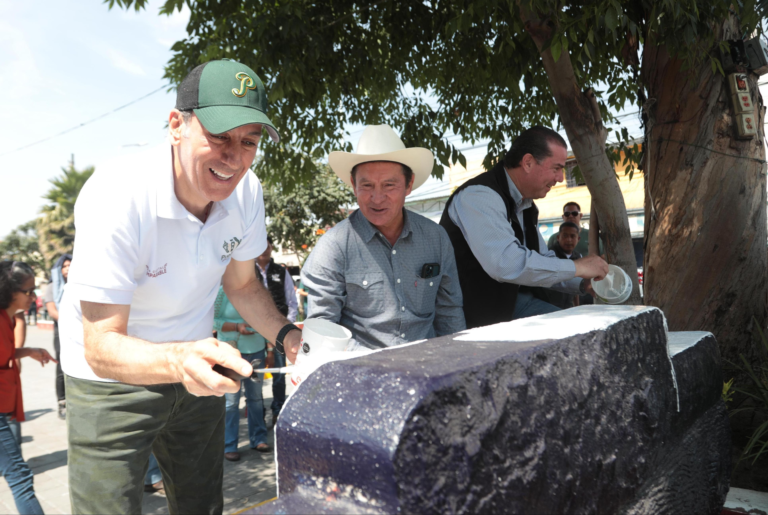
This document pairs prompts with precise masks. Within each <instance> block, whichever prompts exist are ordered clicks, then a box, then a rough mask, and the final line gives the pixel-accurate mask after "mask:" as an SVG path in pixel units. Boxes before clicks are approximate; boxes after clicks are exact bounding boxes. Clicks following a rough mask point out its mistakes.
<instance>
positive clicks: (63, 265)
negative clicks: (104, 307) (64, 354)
mask: <svg viewBox="0 0 768 515" xmlns="http://www.w3.org/2000/svg"><path fill="white" fill-rule="evenodd" d="M71 263H72V254H62V255H61V256H59V259H58V260H56V264H55V265H53V268H52V269H51V279H52V280H51V282H50V283H48V286H47V287H46V288H45V295H44V298H45V308H46V309H47V310H48V314H49V315H50V317H51V318H52V319H53V349H54V351H55V352H56V359H57V360H58V361H61V344H60V342H59V303H60V302H61V298H62V297H63V296H64V287H65V286H66V285H67V277H69V265H70V264H71ZM56 399H58V401H59V418H60V419H62V420H64V419H66V418H67V397H66V391H65V388H64V373H63V372H62V371H61V363H59V364H57V365H56Z"/></svg>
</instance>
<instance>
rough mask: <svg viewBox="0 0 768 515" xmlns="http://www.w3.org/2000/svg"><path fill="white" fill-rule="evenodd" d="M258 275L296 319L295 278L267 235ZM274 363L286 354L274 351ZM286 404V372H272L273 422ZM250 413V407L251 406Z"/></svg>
mask: <svg viewBox="0 0 768 515" xmlns="http://www.w3.org/2000/svg"><path fill="white" fill-rule="evenodd" d="M256 276H257V277H258V278H259V280H260V281H261V283H262V284H263V285H264V287H265V288H267V289H268V290H269V293H270V294H272V300H273V301H274V302H275V306H277V310H278V311H279V312H280V313H282V314H283V316H284V317H285V318H287V319H288V320H290V321H291V322H295V321H296V315H298V314H299V303H298V302H297V300H296V293H295V292H294V288H293V279H292V278H291V274H289V273H288V269H287V268H286V267H285V266H283V265H279V264H277V263H275V260H274V259H272V237H271V236H269V235H268V236H267V250H265V251H264V252H263V253H262V254H261V255H260V256H259V257H257V258H256ZM271 349H274V345H273V344H272V343H268V344H267V353H270V351H271ZM273 355H274V365H275V366H276V367H278V368H281V367H284V366H285V354H280V353H273ZM283 404H285V374H272V405H271V406H270V409H271V410H272V423H271V424H270V425H274V424H275V421H276V420H277V416H278V415H279V414H280V410H281V409H283ZM249 415H250V408H249ZM265 452H266V451H265Z"/></svg>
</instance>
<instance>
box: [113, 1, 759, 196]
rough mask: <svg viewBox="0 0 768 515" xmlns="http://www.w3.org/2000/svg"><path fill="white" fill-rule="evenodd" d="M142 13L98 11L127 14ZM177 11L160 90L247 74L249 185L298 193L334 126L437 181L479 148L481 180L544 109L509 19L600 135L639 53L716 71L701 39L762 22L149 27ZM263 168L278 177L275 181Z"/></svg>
mask: <svg viewBox="0 0 768 515" xmlns="http://www.w3.org/2000/svg"><path fill="white" fill-rule="evenodd" d="M146 2H147V0H105V3H107V4H108V5H109V7H110V8H111V7H113V6H114V5H118V6H120V7H123V8H126V9H128V8H131V7H133V8H134V9H136V10H139V9H141V8H143V7H144V6H145V5H146ZM184 4H186V5H187V6H188V7H189V9H190V12H191V16H190V20H189V24H188V26H187V33H188V37H187V38H186V39H184V40H181V41H178V42H176V43H175V44H174V45H173V47H172V50H173V52H174V55H173V57H172V59H171V61H170V62H169V63H168V65H167V67H166V77H167V78H168V79H170V80H171V82H173V83H179V82H180V81H181V79H182V78H183V77H184V76H185V75H186V74H187V73H188V72H189V71H190V70H191V69H192V68H194V67H195V66H196V65H198V64H200V63H203V62H206V61H209V60H212V59H223V58H231V59H236V60H238V61H241V62H243V63H245V64H247V65H249V66H251V67H252V68H253V69H254V70H256V72H257V73H258V74H259V75H260V77H261V78H262V79H263V80H264V83H265V85H266V87H267V91H268V92H269V97H270V104H271V111H270V116H271V117H272V120H273V121H274V122H275V123H276V125H277V127H278V128H279V130H280V132H281V134H282V135H283V139H282V140H281V143H280V144H278V145H271V144H269V145H266V146H265V157H266V158H265V159H263V160H262V161H261V162H260V163H261V164H260V165H259V167H260V170H259V176H260V177H262V178H264V179H265V180H267V181H270V180H273V181H274V180H277V179H279V180H280V181H281V182H283V183H284V184H285V186H286V187H287V188H291V187H292V186H293V184H294V183H295V182H296V181H301V182H305V181H306V180H307V179H309V178H310V176H311V174H312V173H313V171H315V170H316V165H315V162H316V160H318V159H321V158H323V157H324V156H325V155H326V154H327V153H328V152H330V151H331V150H339V149H346V150H350V147H351V145H350V144H348V143H346V144H345V143H344V141H343V137H344V135H345V133H344V130H345V129H344V128H345V127H346V126H348V124H375V123H376V124H378V123H388V124H390V125H392V126H393V127H396V128H397V129H399V130H400V132H401V134H402V138H403V141H404V142H405V144H406V145H407V146H416V145H418V146H424V147H427V148H430V149H432V150H433V151H435V153H436V156H437V159H438V162H436V163H435V168H434V171H433V173H434V174H435V175H437V176H441V175H442V171H443V168H442V166H441V165H449V164H450V163H456V162H457V161H460V162H461V163H462V164H464V162H465V161H464V158H463V156H462V155H461V153H460V152H459V151H458V150H457V149H456V147H455V146H454V145H453V144H452V143H451V142H450V141H449V140H448V136H450V135H451V134H455V135H459V136H461V139H462V140H464V141H467V142H472V143H474V142H477V141H478V140H483V141H486V140H487V141H489V146H488V155H487V156H486V160H485V166H486V167H489V166H490V165H492V164H493V162H494V161H495V160H496V159H497V158H498V156H499V155H500V154H501V153H502V152H503V149H504V147H505V143H506V142H508V141H509V140H510V139H512V138H513V137H514V136H515V135H517V134H519V133H520V132H521V131H522V130H524V129H525V128H527V127H530V126H531V125H535V124H545V125H552V124H554V123H555V122H556V120H557V114H558V111H557V106H556V105H555V102H554V99H553V97H552V95H551V93H550V91H549V84H548V82H547V77H546V75H545V72H544V70H543V67H542V66H541V59H540V54H539V52H538V50H537V48H536V46H535V45H534V43H533V41H532V39H531V37H530V35H529V34H528V33H527V32H526V30H525V25H524V22H523V17H522V16H521V9H522V10H527V11H528V12H535V13H537V14H538V15H539V16H541V17H544V18H546V19H547V20H548V23H549V24H550V25H551V27H552V28H553V31H552V35H551V37H550V38H548V45H549V46H548V48H551V50H552V53H553V57H554V58H555V59H557V58H558V57H559V55H560V54H561V53H562V52H563V51H569V52H570V53H571V59H572V61H573V64H574V72H575V74H576V76H577V78H578V81H579V83H580V85H581V86H582V87H583V88H585V89H586V88H590V87H591V88H594V89H596V90H597V89H601V90H600V91H596V94H597V99H598V102H599V106H600V110H601V112H602V116H603V119H606V120H608V121H610V120H612V119H613V118H612V117H611V115H610V109H613V110H618V109H621V108H623V107H625V106H626V105H627V104H628V103H629V104H636V103H638V101H641V99H642V97H641V96H638V90H639V89H641V85H640V82H639V77H638V73H637V67H638V63H639V57H638V51H639V49H640V48H642V45H643V44H646V43H650V42H652V44H664V45H667V46H668V48H669V50H670V52H671V53H673V54H676V55H678V56H679V57H682V58H684V59H685V61H686V62H687V63H688V66H700V65H702V64H705V65H710V66H713V67H714V68H716V67H717V66H718V61H717V58H716V53H714V52H713V50H714V49H715V48H716V47H717V41H716V38H717V37H718V36H717V32H718V31H716V30H714V29H715V27H716V26H717V25H718V24H720V23H722V22H723V20H725V19H727V18H728V16H729V15H731V14H733V15H736V16H740V21H741V26H742V28H743V29H744V30H745V32H751V31H752V30H754V29H755V28H756V27H758V25H759V20H760V17H761V16H762V14H763V13H764V12H765V11H764V9H765V0H742V1H737V2H731V1H730V0H727V1H726V0H636V1H633V2H619V1H618V0H586V1H584V2H578V3H576V2H573V3H571V2H561V1H557V0H518V1H516V2H511V1H499V0H426V1H423V2H399V1H396V0H379V1H372V2H359V1H352V0H335V1H333V2H331V1H329V0H317V1H307V0H280V1H277V0H271V1H264V2H242V1H240V0H224V1H220V2H193V1H192V0H167V1H166V2H165V3H164V5H163V6H162V7H161V8H160V13H161V14H171V13H172V12H173V11H174V10H177V9H178V10H181V9H182V7H183V5H184ZM609 108H610V109H609ZM624 140H627V135H626V133H625V134H624ZM621 150H624V149H623V146H622V147H619V148H618V149H617V151H616V152H615V155H614V160H615V159H616V158H617V155H618V152H620V151H621ZM275 162H280V163H281V166H280V169H281V170H282V169H283V168H282V165H283V164H286V165H288V169H290V170H291V171H292V173H291V174H290V175H289V176H287V177H283V176H280V175H279V174H278V171H277V169H273V168H272V167H271V164H272V163H275Z"/></svg>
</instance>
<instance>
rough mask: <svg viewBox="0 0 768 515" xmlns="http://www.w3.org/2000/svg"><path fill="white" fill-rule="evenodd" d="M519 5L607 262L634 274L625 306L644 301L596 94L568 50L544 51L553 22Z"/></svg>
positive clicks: (627, 222)
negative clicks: (582, 81) (580, 77)
mask: <svg viewBox="0 0 768 515" xmlns="http://www.w3.org/2000/svg"><path fill="white" fill-rule="evenodd" d="M518 5H519V6H520V15H521V17H522V19H523V21H524V23H525V30H526V31H527V32H528V33H529V34H530V36H531V38H532V39H533V41H534V42H535V43H536V47H537V48H538V49H539V53H540V54H541V58H542V61H543V63H544V70H545V71H546V73H547V78H548V80H549V86H550V88H551V89H552V94H553V95H554V97H555V102H556V103H557V107H558V111H559V113H560V120H561V122H562V124H563V127H565V132H566V134H567V135H568V140H569V141H570V143H571V148H572V149H573V153H574V155H575V156H576V160H577V161H578V163H579V168H580V169H581V171H582V174H583V175H584V180H585V181H586V183H587V188H588V189H589V192H590V194H591V195H592V203H593V206H595V207H596V208H597V212H598V213H599V214H600V231H601V233H602V234H603V235H604V236H605V244H606V252H607V258H608V262H609V263H612V264H615V265H618V266H619V267H621V268H622V269H624V271H625V272H627V274H628V275H629V277H631V278H632V295H631V296H630V298H629V299H628V300H627V302H626V303H625V304H642V300H641V298H640V286H639V283H638V280H637V261H636V260H635V252H634V248H633V247H632V235H631V233H630V231H629V219H628V218H627V207H626V205H625V204H624V196H623V195H622V194H621V189H620V188H619V182H618V180H617V179H616V173H615V171H614V168H613V165H612V164H611V162H610V160H609V159H608V156H606V154H605V130H604V128H603V123H602V120H601V119H600V111H599V109H597V104H596V102H595V99H594V96H593V95H592V93H591V91H589V92H587V93H582V92H581V89H580V87H579V84H578V82H577V80H576V75H575V74H574V72H573V65H572V64H571V57H570V54H569V53H568V51H567V50H565V51H563V52H562V54H560V58H559V59H558V60H557V61H555V60H554V59H553V58H552V52H550V50H549V49H547V50H544V51H542V48H543V47H544V44H545V42H546V41H547V40H548V39H549V38H550V36H551V33H552V30H553V27H552V26H551V23H550V22H549V21H548V20H546V19H539V18H538V17H537V16H536V15H535V14H534V13H532V12H526V9H525V8H524V7H523V5H522V3H519V4H518Z"/></svg>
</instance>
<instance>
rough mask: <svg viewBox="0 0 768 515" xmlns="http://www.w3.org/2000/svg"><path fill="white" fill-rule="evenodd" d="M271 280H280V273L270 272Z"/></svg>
mask: <svg viewBox="0 0 768 515" xmlns="http://www.w3.org/2000/svg"><path fill="white" fill-rule="evenodd" d="M272 280H273V281H275V282H279V281H280V274H272Z"/></svg>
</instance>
